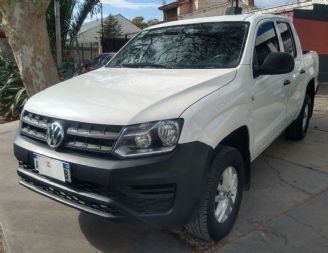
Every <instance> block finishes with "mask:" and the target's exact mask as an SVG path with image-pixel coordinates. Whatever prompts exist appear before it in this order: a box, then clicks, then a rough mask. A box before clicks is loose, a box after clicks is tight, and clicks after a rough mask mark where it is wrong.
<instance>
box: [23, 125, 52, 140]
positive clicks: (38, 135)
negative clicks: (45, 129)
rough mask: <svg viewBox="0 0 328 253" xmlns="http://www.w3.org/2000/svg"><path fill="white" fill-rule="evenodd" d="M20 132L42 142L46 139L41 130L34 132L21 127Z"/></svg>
mask: <svg viewBox="0 0 328 253" xmlns="http://www.w3.org/2000/svg"><path fill="white" fill-rule="evenodd" d="M21 133H22V134H24V135H26V136H28V137H31V138H33V139H37V140H40V141H44V142H45V141H46V135H45V134H42V133H41V132H36V131H33V130H31V129H28V128H22V130H21Z"/></svg>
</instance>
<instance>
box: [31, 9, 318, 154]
mask: <svg viewBox="0 0 328 253" xmlns="http://www.w3.org/2000/svg"><path fill="white" fill-rule="evenodd" d="M265 20H269V21H274V22H276V21H277V20H283V21H285V22H288V23H290V21H289V19H287V18H283V17H278V16H271V15H240V16H223V17H212V18H202V19H193V20H183V21H177V22H170V23H165V24H160V25H157V26H154V27H151V28H148V29H153V28H157V27H164V26H173V25H184V24H192V23H206V22H221V21H246V22H249V23H250V27H249V32H248V37H247V40H246V43H245V47H244V52H243V56H242V58H241V62H240V64H239V66H238V67H237V68H234V69H201V70H199V69H198V70H197V69H189V70H188V69H176V70H173V69H131V68H120V69H110V68H102V69H100V70H98V71H94V72H91V73H88V74H85V75H82V76H79V77H77V78H74V79H71V80H69V81H66V82H64V83H61V84H58V85H56V86H54V87H51V88H49V89H47V90H45V91H43V92H41V93H39V94H37V95H35V96H34V97H32V98H31V99H30V100H29V101H28V103H27V104H26V106H25V109H26V110H28V111H31V112H34V113H37V114H40V115H45V116H50V117H54V118H60V119H67V120H74V121H80V122H87V123H98V124H110V125H130V124H136V123H142V122H149V121H157V120H163V119H172V118H179V117H181V118H183V119H184V126H183V129H182V133H181V136H180V140H179V143H188V142H192V141H199V142H203V143H205V144H207V145H209V146H211V147H213V148H215V147H216V146H217V145H218V144H219V143H220V141H221V140H222V139H223V138H225V137H226V136H227V135H229V134H230V133H231V132H232V131H234V130H235V129H237V128H239V127H242V126H246V127H247V129H248V132H249V140H250V153H251V160H254V159H255V158H256V157H257V156H258V155H259V154H260V153H261V152H262V151H263V150H264V149H265V148H266V147H267V146H268V145H270V143H271V142H272V141H273V140H274V139H275V138H276V137H277V136H278V135H279V134H280V133H281V132H282V131H283V130H284V129H285V128H286V127H287V126H288V125H289V124H290V123H291V122H292V121H293V120H294V119H295V118H296V117H297V115H298V114H299V112H300V110H301V107H302V104H303V100H304V96H305V91H306V87H307V85H308V83H309V82H310V81H311V80H314V82H315V87H316V88H317V85H318V81H317V76H318V56H317V54H316V53H315V52H310V53H307V54H306V55H304V56H303V54H302V49H301V47H300V42H299V39H298V37H297V34H296V32H295V29H294V28H293V26H292V24H291V23H290V25H291V27H292V30H293V33H294V36H295V44H296V47H297V57H296V58H295V69H294V71H293V72H292V73H289V74H285V75H274V76H273V75H272V76H269V75H268V76H261V77H259V78H256V79H255V78H254V77H253V74H252V73H253V70H252V59H253V48H254V41H255V37H256V31H257V27H258V25H259V24H260V23H261V22H263V21H265ZM278 37H279V43H280V44H281V43H282V42H281V37H280V36H278ZM302 69H304V70H305V71H306V72H305V74H300V71H301V70H302ZM287 78H288V79H290V80H291V85H288V86H284V85H283V82H284V80H285V79H287Z"/></svg>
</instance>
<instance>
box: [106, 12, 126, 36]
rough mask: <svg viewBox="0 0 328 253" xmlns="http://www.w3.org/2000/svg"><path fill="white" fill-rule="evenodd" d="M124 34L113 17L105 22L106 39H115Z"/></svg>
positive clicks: (109, 17) (110, 16)
mask: <svg viewBox="0 0 328 253" xmlns="http://www.w3.org/2000/svg"><path fill="white" fill-rule="evenodd" d="M121 34H122V27H121V25H120V23H119V22H118V20H117V19H116V18H115V16H113V15H109V16H108V17H107V18H106V19H105V21H104V37H106V38H114V37H116V36H119V35H121Z"/></svg>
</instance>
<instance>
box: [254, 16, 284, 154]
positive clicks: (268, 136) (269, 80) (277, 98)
mask: <svg viewBox="0 0 328 253" xmlns="http://www.w3.org/2000/svg"><path fill="white" fill-rule="evenodd" d="M279 51H281V50H280V44H279V40H278V36H277V33H276V30H275V24H274V23H273V22H264V23H261V24H259V26H258V32H257V34H256V39H255V47H254V59H253V69H254V68H255V67H256V65H258V66H260V65H261V64H262V63H263V61H264V60H265V58H266V56H267V55H269V54H270V53H271V52H279ZM288 76H289V75H264V76H258V77H254V91H253V103H252V122H253V130H254V136H255V137H254V150H255V154H257V155H258V154H259V153H261V152H262V151H263V150H264V149H265V148H266V147H267V146H268V145H269V144H270V143H271V142H272V141H273V140H274V139H275V138H276V137H277V136H278V135H279V134H280V133H281V131H283V129H284V125H285V121H286V103H287V95H288V88H286V87H287V86H285V85H284V81H285V80H286V79H287V78H288Z"/></svg>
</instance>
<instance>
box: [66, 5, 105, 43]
mask: <svg viewBox="0 0 328 253" xmlns="http://www.w3.org/2000/svg"><path fill="white" fill-rule="evenodd" d="M99 3H100V0H84V1H82V2H81V1H76V4H75V6H74V10H75V11H74V14H73V15H72V17H71V20H70V29H69V31H68V33H69V36H70V45H73V43H74V42H76V40H77V35H78V33H79V31H80V29H81V27H82V24H83V22H84V21H85V19H86V18H87V16H88V15H90V16H93V15H95V14H97V13H98V12H99V8H97V6H98V4H99Z"/></svg>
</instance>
